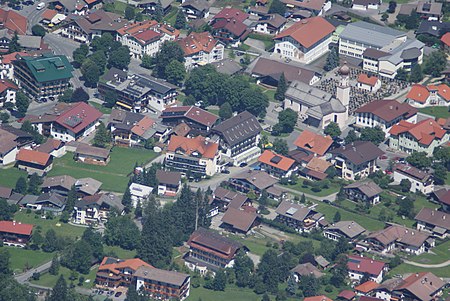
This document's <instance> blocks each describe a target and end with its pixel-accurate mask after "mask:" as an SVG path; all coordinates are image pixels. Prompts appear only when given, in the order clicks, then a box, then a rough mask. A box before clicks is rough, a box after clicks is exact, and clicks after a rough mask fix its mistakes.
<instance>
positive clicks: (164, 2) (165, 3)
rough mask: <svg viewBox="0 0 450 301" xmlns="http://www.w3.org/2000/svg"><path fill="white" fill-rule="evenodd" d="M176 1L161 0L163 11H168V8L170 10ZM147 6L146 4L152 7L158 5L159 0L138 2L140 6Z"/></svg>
mask: <svg viewBox="0 0 450 301" xmlns="http://www.w3.org/2000/svg"><path fill="white" fill-rule="evenodd" d="M174 1H175V0H161V6H162V8H163V9H166V8H168V7H169V6H170V5H172V3H173V2H174ZM143 4H144V5H145V4H152V5H156V4H158V0H141V1H139V2H138V5H139V6H141V5H143Z"/></svg>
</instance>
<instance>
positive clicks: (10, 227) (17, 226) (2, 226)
mask: <svg viewBox="0 0 450 301" xmlns="http://www.w3.org/2000/svg"><path fill="white" fill-rule="evenodd" d="M32 231H33V225H30V224H22V223H20V222H14V221H0V232H3V233H13V234H20V235H31V232H32Z"/></svg>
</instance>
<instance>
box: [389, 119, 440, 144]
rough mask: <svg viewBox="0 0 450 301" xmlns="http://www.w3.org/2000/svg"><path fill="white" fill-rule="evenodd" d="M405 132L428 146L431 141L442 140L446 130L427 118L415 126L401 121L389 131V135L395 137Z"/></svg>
mask: <svg viewBox="0 0 450 301" xmlns="http://www.w3.org/2000/svg"><path fill="white" fill-rule="evenodd" d="M405 132H408V133H410V134H411V135H412V136H413V137H414V138H415V139H416V140H417V141H418V142H419V143H421V144H424V145H430V143H431V142H432V141H433V140H435V139H442V137H444V135H445V133H446V130H444V129H443V128H442V127H441V126H440V125H439V124H438V123H437V122H436V121H435V120H434V119H432V118H428V119H425V120H422V121H421V122H419V123H416V124H414V123H410V122H407V121H404V120H402V121H400V122H399V123H398V124H396V125H394V126H393V127H392V128H391V130H390V131H389V133H390V134H391V135H396V136H397V135H399V134H402V133H405Z"/></svg>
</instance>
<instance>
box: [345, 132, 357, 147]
mask: <svg viewBox="0 0 450 301" xmlns="http://www.w3.org/2000/svg"><path fill="white" fill-rule="evenodd" d="M358 139H359V138H358V135H357V134H356V131H355V130H350V131H349V132H348V134H347V136H346V137H345V139H344V140H345V144H349V143H352V142H355V141H357V140H358Z"/></svg>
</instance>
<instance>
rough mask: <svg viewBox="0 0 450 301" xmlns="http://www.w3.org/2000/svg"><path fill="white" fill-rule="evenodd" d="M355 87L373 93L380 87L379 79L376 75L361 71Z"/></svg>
mask: <svg viewBox="0 0 450 301" xmlns="http://www.w3.org/2000/svg"><path fill="white" fill-rule="evenodd" d="M356 87H357V88H358V89H362V90H366V91H369V92H372V93H375V92H377V91H378V90H379V89H380V88H381V80H380V79H379V78H378V77H376V76H370V75H367V74H365V73H361V74H360V75H359V76H358V80H357V82H356Z"/></svg>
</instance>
